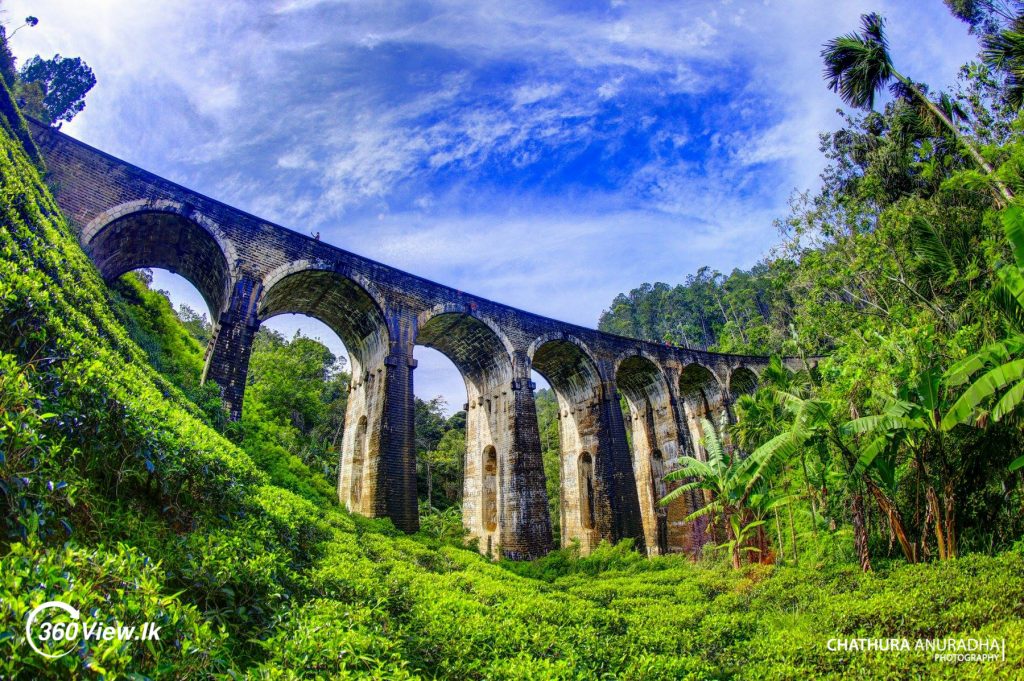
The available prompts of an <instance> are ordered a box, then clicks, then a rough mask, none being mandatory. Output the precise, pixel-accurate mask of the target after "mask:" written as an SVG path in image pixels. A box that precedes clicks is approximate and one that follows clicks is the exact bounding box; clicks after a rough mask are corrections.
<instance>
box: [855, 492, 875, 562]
mask: <svg viewBox="0 0 1024 681" xmlns="http://www.w3.org/2000/svg"><path fill="white" fill-rule="evenodd" d="M851 502H852V509H851V510H852V512H853V543H854V546H855V547H856V549H857V558H858V559H859V560H860V569H861V570H863V571H864V572H871V555H870V554H869V553H868V532H867V527H865V525H864V495H863V494H862V493H861V492H860V491H857V492H854V494H853V497H852V499H851Z"/></svg>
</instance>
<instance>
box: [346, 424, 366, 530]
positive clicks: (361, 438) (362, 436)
mask: <svg viewBox="0 0 1024 681" xmlns="http://www.w3.org/2000/svg"><path fill="white" fill-rule="evenodd" d="M365 470H366V417H365V416H361V417H359V423H358V424H357V425H356V435H355V438H354V441H353V443H352V485H351V493H350V497H349V499H350V501H349V508H350V509H352V510H353V511H362V505H361V504H362V500H363V475H364V474H365Z"/></svg>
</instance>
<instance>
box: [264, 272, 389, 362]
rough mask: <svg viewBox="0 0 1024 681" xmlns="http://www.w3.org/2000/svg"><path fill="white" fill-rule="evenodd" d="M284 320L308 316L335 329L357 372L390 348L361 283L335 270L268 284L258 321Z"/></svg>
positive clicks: (382, 318)
mask: <svg viewBox="0 0 1024 681" xmlns="http://www.w3.org/2000/svg"><path fill="white" fill-rule="evenodd" d="M280 314H303V315H308V316H310V317H315V318H316V319H319V320H320V321H322V322H323V323H324V324H326V325H327V326H328V327H330V328H331V330H332V331H334V332H335V333H336V334H338V337H339V338H340V339H341V342H342V343H343V344H344V345H345V349H346V350H348V353H349V357H350V360H351V362H352V371H353V378H355V377H356V372H357V371H358V372H362V371H366V369H367V368H368V367H371V366H373V365H374V364H377V363H378V362H379V361H380V360H382V359H383V358H384V357H385V356H386V355H387V352H388V349H389V347H390V334H389V332H388V325H387V321H386V319H385V316H384V312H383V310H382V309H381V307H380V306H379V305H378V303H377V301H376V300H375V299H374V298H373V297H372V296H371V295H370V294H369V293H368V292H367V290H366V289H365V288H364V287H363V286H361V285H360V284H359V283H358V282H356V281H355V280H353V279H352V278H350V277H348V276H346V275H345V274H343V273H341V272H338V271H335V270H331V269H318V268H315V267H313V268H310V269H295V270H294V271H290V272H286V273H284V274H283V275H282V276H279V277H273V278H268V280H267V288H266V289H265V290H264V292H263V295H262V296H261V297H260V301H259V304H258V305H257V310H256V316H257V320H258V321H259V322H260V323H263V322H265V321H267V320H268V319H270V318H271V317H275V316H277V315H280Z"/></svg>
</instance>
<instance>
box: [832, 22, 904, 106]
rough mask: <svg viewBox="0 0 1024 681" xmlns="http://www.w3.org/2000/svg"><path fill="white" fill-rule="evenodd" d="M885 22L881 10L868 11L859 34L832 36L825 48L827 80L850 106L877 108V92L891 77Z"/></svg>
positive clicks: (891, 70)
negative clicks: (875, 105) (880, 13)
mask: <svg viewBox="0 0 1024 681" xmlns="http://www.w3.org/2000/svg"><path fill="white" fill-rule="evenodd" d="M884 25H885V20H884V19H882V17H881V16H879V15H878V14H874V13H872V14H865V15H863V16H861V32H860V33H859V34H858V33H850V34H847V35H843V36H839V37H837V38H833V39H832V40H829V41H828V42H826V43H825V45H824V46H823V48H822V51H821V58H822V60H823V61H824V63H825V82H826V83H827V84H828V87H829V89H830V90H832V91H833V92H837V93H838V94H839V96H840V97H841V98H842V99H843V101H844V102H846V103H847V104H849V105H850V106H855V107H857V108H861V109H872V108H874V104H875V94H876V93H877V91H878V89H879V88H881V87H882V86H884V85H885V83H887V82H888V81H889V79H890V78H892V75H893V68H892V62H891V61H890V59H889V46H888V44H887V42H886V38H885V32H884V30H883V29H884Z"/></svg>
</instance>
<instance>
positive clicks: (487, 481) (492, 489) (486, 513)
mask: <svg viewBox="0 0 1024 681" xmlns="http://www.w3.org/2000/svg"><path fill="white" fill-rule="evenodd" d="M483 466H484V472H483V481H482V482H483V485H482V486H483V489H482V491H481V499H480V508H481V511H482V515H483V526H484V530H485V531H487V532H494V531H495V530H497V529H498V450H496V449H495V448H494V447H490V446H488V447H487V449H485V450H484V456H483Z"/></svg>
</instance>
